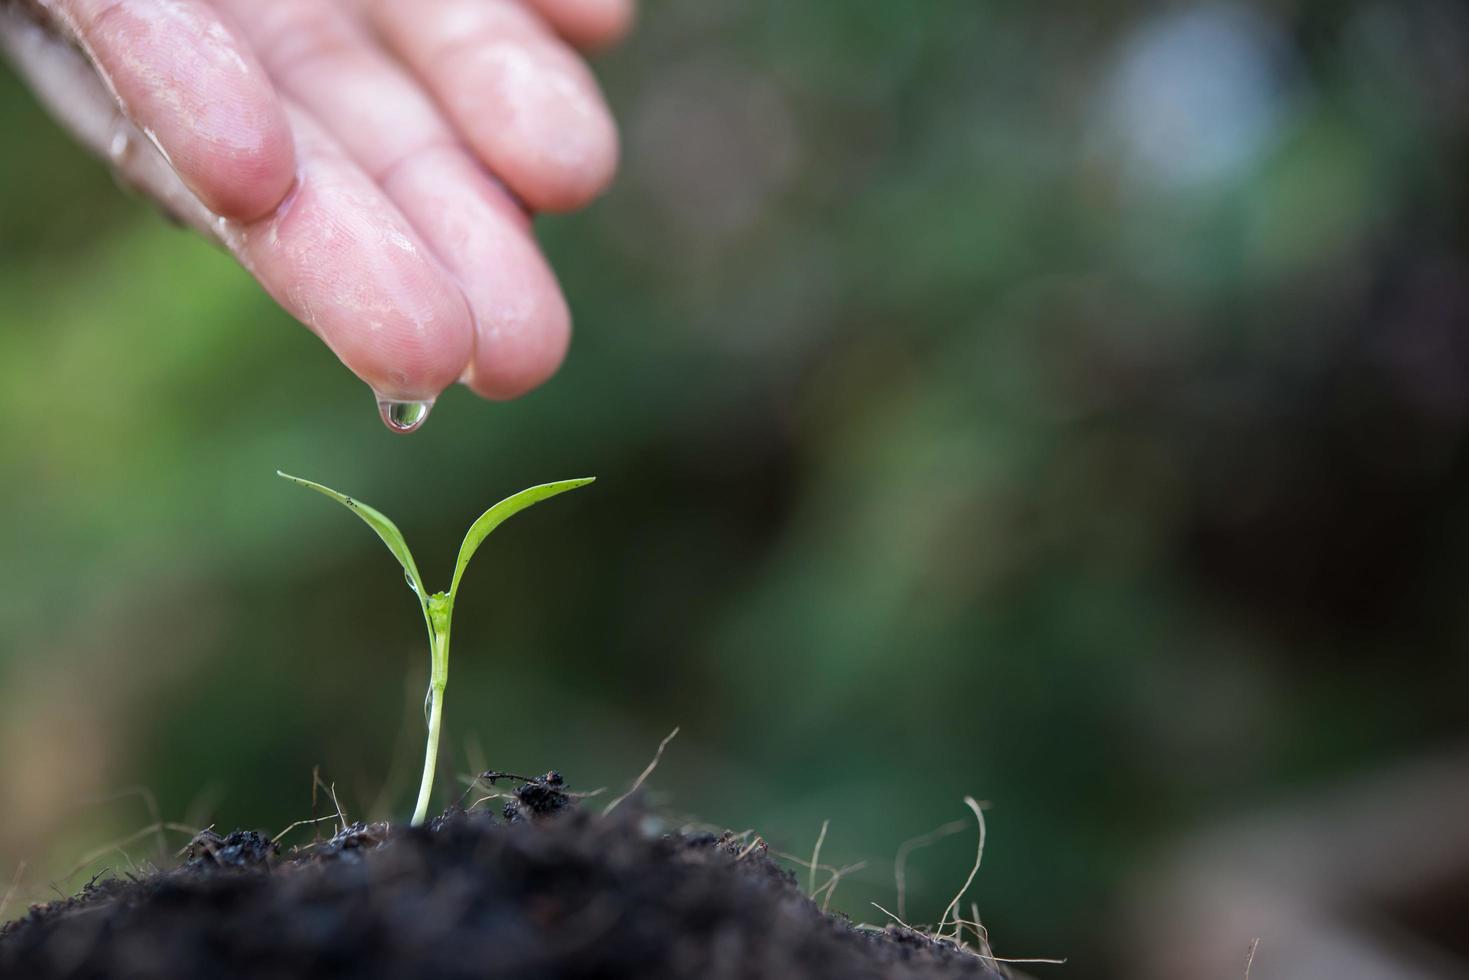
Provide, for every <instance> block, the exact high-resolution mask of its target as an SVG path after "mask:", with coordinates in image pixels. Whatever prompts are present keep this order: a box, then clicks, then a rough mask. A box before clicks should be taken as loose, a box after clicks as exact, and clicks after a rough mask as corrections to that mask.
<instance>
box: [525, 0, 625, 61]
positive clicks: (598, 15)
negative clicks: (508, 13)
mask: <svg viewBox="0 0 1469 980" xmlns="http://www.w3.org/2000/svg"><path fill="white" fill-rule="evenodd" d="M526 2H527V3H529V4H530V6H531V7H533V8H535V9H536V10H537V11H539V12H540V14H541V16H542V17H544V18H546V23H548V24H550V25H551V26H552V27H553V28H554V29H555V30H556V33H557V34H560V35H561V36H562V37H564V38H565V39H566V40H567V41H568V42H570V43H571V44H574V45H576V46H577V47H579V48H582V49H584V50H588V51H593V50H596V49H598V48H605V47H607V46H608V45H610V44H614V43H616V42H617V41H620V40H622V38H623V36H624V35H626V34H627V32H628V30H629V29H631V27H632V22H633V15H634V3H633V0H526Z"/></svg>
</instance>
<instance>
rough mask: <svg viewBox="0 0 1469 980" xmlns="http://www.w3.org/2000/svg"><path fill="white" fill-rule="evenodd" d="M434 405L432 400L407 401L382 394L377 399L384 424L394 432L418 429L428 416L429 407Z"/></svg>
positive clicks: (378, 411)
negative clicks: (385, 396) (384, 396)
mask: <svg viewBox="0 0 1469 980" xmlns="http://www.w3.org/2000/svg"><path fill="white" fill-rule="evenodd" d="M433 407H434V403H433V401H432V400H430V401H422V402H405V401H397V400H395V399H392V398H383V397H382V396H381V395H379V396H378V399H377V413H378V415H380V416H382V420H383V425H386V426H387V427H388V428H389V429H392V430H393V431H394V432H414V431H416V430H417V429H418V427H419V426H421V425H423V422H424V420H425V419H427V418H428V413H429V409H431V408H433Z"/></svg>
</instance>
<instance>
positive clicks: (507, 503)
mask: <svg viewBox="0 0 1469 980" xmlns="http://www.w3.org/2000/svg"><path fill="white" fill-rule="evenodd" d="M595 479H596V477H594V476H587V477H582V478H581V479H579V480H561V481H560V482H558V483H543V484H541V485H540V486H538V487H531V488H529V489H527V490H522V491H520V492H519V493H517V494H514V495H512V496H509V497H506V498H505V499H504V500H502V501H500V502H499V503H498V504H496V505H495V506H493V507H491V508H490V509H489V510H487V511H485V512H484V513H483V514H481V515H480V516H479V519H478V520H476V521H475V522H474V523H473V524H471V525H470V527H469V533H468V534H466V535H465V536H464V543H463V544H462V545H460V546H459V560H458V561H457V562H455V563H454V583H453V584H452V585H450V586H449V597H450V599H452V598H453V597H454V596H456V595H458V593H459V580H460V579H461V578H463V577H464V569H465V568H466V567H467V566H468V565H469V559H471V558H473V557H474V553H475V551H476V550H477V549H478V548H479V546H480V544H481V543H482V542H483V541H484V539H485V538H487V537H489V535H490V532H491V531H493V530H494V529H495V528H497V527H499V526H500V525H501V524H503V523H505V521H506V520H508V519H509V518H511V517H513V516H514V515H516V514H518V513H520V512H521V511H523V510H525V509H526V508H527V507H529V506H531V505H532V504H538V503H540V502H541V501H542V500H545V499H547V498H549V497H554V496H556V495H557V494H558V493H565V492H566V491H568V490H575V489H576V488H577V487H584V486H586V485H587V484H588V483H591V482H592V481H593V480H595Z"/></svg>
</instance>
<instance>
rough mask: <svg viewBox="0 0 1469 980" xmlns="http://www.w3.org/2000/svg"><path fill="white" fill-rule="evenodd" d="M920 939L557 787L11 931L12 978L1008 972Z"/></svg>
mask: <svg viewBox="0 0 1469 980" xmlns="http://www.w3.org/2000/svg"><path fill="white" fill-rule="evenodd" d="M1001 976H1002V974H1000V973H998V972H996V971H995V969H994V968H993V967H992V965H991V964H990V962H989V961H988V960H985V959H983V958H981V957H980V956H978V955H976V954H975V953H973V952H971V951H969V950H966V949H962V948H960V947H958V946H955V945H954V944H952V943H949V942H936V941H934V940H932V939H930V938H928V937H927V936H924V935H922V934H919V933H917V932H913V931H910V930H908V929H905V928H903V927H901V926H897V925H890V926H888V927H887V928H885V929H882V930H877V929H874V928H872V927H861V928H859V927H858V926H856V925H854V924H852V923H851V922H850V921H848V920H847V919H845V918H844V917H841V916H836V915H824V914H823V913H822V912H821V910H820V908H819V907H818V906H817V905H815V904H814V903H813V902H812V901H811V900H810V899H809V898H808V897H807V896H806V895H805V894H804V893H803V892H802V891H801V889H800V888H799V887H798V885H797V883H796V879H795V877H794V876H793V875H791V874H790V873H789V872H787V871H785V870H783V869H781V868H780V867H779V866H778V865H776V864H775V862H774V861H772V860H771V859H770V857H769V856H768V855H767V854H766V853H765V848H764V846H763V845H761V844H756V845H754V846H750V845H748V844H747V843H746V842H745V841H744V840H743V839H741V838H738V837H734V836H732V835H729V834H725V835H714V834H689V833H667V832H664V831H663V830H661V829H660V825H659V821H658V820H657V819H656V818H654V817H652V816H651V815H649V814H648V813H647V812H646V811H645V810H643V809H642V808H641V807H639V806H638V805H637V804H636V802H635V801H628V802H627V803H625V804H623V805H622V806H620V807H619V808H618V809H617V810H615V811H614V812H613V813H612V814H611V815H610V816H607V817H603V816H600V815H594V814H593V813H591V812H589V811H588V810H585V809H582V808H580V807H578V806H576V805H575V804H574V803H573V802H572V801H571V800H570V799H569V797H568V795H567V794H566V793H565V792H564V791H563V790H562V788H561V779H560V777H559V776H556V775H555V774H554V773H553V774H548V775H547V776H543V777H538V778H536V779H533V780H529V781H527V782H525V783H523V784H522V785H521V786H520V787H519V788H518V789H517V790H515V792H514V795H513V798H512V799H510V801H509V802H508V803H507V804H506V805H505V809H504V812H503V813H502V814H501V815H499V816H493V815H491V814H490V813H489V812H487V811H483V810H480V811H476V812H473V813H465V812H463V811H460V810H457V809H456V810H451V811H449V812H447V813H445V814H444V815H443V816H441V817H439V818H437V819H436V820H433V821H431V822H430V823H429V824H428V825H427V826H425V827H419V828H409V827H401V828H399V827H391V828H390V827H388V826H387V825H383V824H373V825H366V826H364V825H362V824H356V825H353V826H350V827H346V828H344V829H342V830H340V831H339V832H338V833H337V834H336V835H335V836H333V837H332V838H331V839H330V840H322V841H320V842H318V843H314V844H309V845H306V846H304V847H300V848H296V849H294V850H293V851H291V852H290V853H288V854H282V853H281V852H280V851H279V850H278V849H277V848H276V847H275V846H274V845H272V843H271V842H270V840H269V839H268V838H267V837H265V836H263V835H261V834H258V833H255V832H253V831H236V832H234V833H232V834H229V835H228V836H225V837H220V836H218V835H216V834H213V833H211V832H209V831H205V832H204V833H203V834H201V835H199V837H197V838H195V840H194V842H193V843H192V844H191V845H190V846H189V848H188V851H187V859H186V860H185V862H184V863H183V864H182V865H181V866H179V867H178V868H175V869H172V870H168V871H160V872H157V873H154V874H151V875H148V876H125V877H108V878H104V879H101V880H97V881H94V882H92V883H90V884H89V885H88V886H87V887H86V888H84V889H83V890H82V892H81V893H80V894H78V895H77V896H75V897H73V898H69V899H65V900H57V901H53V902H49V903H46V904H44V905H36V906H32V908H31V909H30V911H29V912H28V913H27V914H26V915H25V916H23V917H21V918H19V919H17V920H16V921H14V922H12V923H10V924H8V925H6V926H4V927H3V929H0V977H4V978H7V980H8V978H11V977H15V978H22V977H23V978H27V980H48V978H62V977H66V978H78V980H81V978H99V980H100V978H108V980H114V978H115V980H153V978H160V980H161V978H169V980H179V978H194V977H198V978H210V980H231V978H252V980H254V978H260V980H263V978H270V980H293V978H306V977H311V978H335V977H343V978H346V977H351V978H367V980H373V978H394V980H397V978H425V980H458V978H471V977H473V978H506V980H509V978H516V980H523V978H568V980H570V978H587V980H591V978H597V980H622V978H627V980H633V978H636V980H695V978H697V980H757V978H758V980H801V978H818V980H828V978H830V980H838V978H839V980H868V978H873V980H876V978H883V980H919V978H944V980H947V978H960V977H962V978H980V980H991V978H998V977H1001Z"/></svg>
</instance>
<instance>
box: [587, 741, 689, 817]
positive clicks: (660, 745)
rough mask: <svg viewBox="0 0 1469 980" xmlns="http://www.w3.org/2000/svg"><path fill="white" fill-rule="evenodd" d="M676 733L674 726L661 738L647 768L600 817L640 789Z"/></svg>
mask: <svg viewBox="0 0 1469 980" xmlns="http://www.w3.org/2000/svg"><path fill="white" fill-rule="evenodd" d="M678 731H679V729H678V726H675V727H674V729H673V731H671V732H669V733H668V734H667V735H665V736H664V737H663V741H661V742H659V743H658V751H657V752H654V753H653V761H652V762H650V763H648V765H647V768H645V769H644V770H643V771H642V772H641V773H639V774H638V778H637V779H635V780H633V784H632V785H631V786H630V787H628V790H627V792H626V793H623V794H622V795H621V796H619V797H618V798H617V799H615V800H613V801H612V802H611V803H608V804H607V808H606V809H605V810H603V811H602V816H604V817H605V816H607V815H608V814H609V813H611V812H612V811H613V810H616V809H617V807H618V805H619V804H621V803H622V801H623V800H625V799H627V798H628V797H629V796H632V795H633V794H634V793H636V792H637V791H638V790H639V789H641V788H642V786H643V783H644V782H645V781H646V780H647V778H648V777H649V776H651V775H653V770H654V769H657V768H658V760H660V759H662V758H663V750H664V749H666V748H668V743H669V742H672V741H673V738H674V736H675V735H677V734H678Z"/></svg>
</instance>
